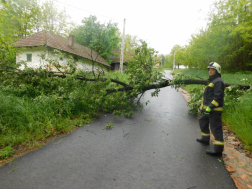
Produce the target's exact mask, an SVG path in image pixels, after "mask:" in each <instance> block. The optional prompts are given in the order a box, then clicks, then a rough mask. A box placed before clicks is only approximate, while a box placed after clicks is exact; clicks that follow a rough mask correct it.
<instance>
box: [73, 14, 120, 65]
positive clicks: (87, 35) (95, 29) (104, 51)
mask: <svg viewBox="0 0 252 189" xmlns="http://www.w3.org/2000/svg"><path fill="white" fill-rule="evenodd" d="M72 33H73V34H74V35H75V39H76V42H78V43H79V44H81V45H84V46H86V47H89V48H91V49H92V50H95V51H96V52H98V53H99V54H100V55H101V56H102V57H103V58H104V59H105V60H106V61H107V62H109V63H110V62H111V60H110V59H109V55H114V53H113V51H112V50H114V49H118V43H119V42H120V37H119V36H120V33H119V29H118V27H117V23H111V22H109V23H107V24H101V23H100V22H99V21H97V17H96V16H92V15H91V16H89V17H88V18H84V19H83V20H82V25H80V26H78V27H76V28H75V29H74V30H73V32H72Z"/></svg>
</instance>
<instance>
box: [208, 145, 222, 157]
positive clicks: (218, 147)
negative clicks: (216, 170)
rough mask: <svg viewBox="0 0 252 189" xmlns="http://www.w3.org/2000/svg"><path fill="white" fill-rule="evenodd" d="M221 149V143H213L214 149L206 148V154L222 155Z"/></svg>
mask: <svg viewBox="0 0 252 189" xmlns="http://www.w3.org/2000/svg"><path fill="white" fill-rule="evenodd" d="M223 149H224V146H223V145H214V150H207V151H206V154H208V155H211V156H222V152H223Z"/></svg>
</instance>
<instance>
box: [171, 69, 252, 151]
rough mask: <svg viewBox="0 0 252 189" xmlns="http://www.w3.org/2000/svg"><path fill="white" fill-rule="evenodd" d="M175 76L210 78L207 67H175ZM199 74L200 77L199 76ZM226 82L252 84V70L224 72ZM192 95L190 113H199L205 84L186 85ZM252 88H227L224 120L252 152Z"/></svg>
mask: <svg viewBox="0 0 252 189" xmlns="http://www.w3.org/2000/svg"><path fill="white" fill-rule="evenodd" d="M174 76H175V77H176V78H180V77H181V76H189V77H191V78H193V79H199V78H198V77H201V78H204V79H208V72H207V69H205V70H200V69H175V71H174ZM197 76H198V77H197ZM222 78H223V80H224V81H225V83H233V84H245V85H250V86H252V74H251V72H245V73H242V72H238V73H223V74H222ZM184 87H185V88H186V89H187V90H188V92H189V93H190V95H191V101H190V102H188V106H190V107H191V110H190V113H192V114H199V113H200V112H199V107H200V104H201V101H202V94H203V90H204V86H203V85H185V86H184ZM251 112H252V89H249V90H241V89H239V88H238V87H237V86H230V87H227V88H225V99H224V111H223V122H224V123H225V124H226V125H227V127H228V128H229V129H230V130H231V131H232V132H234V133H235V134H236V135H237V137H238V138H239V139H240V140H241V141H242V142H243V144H244V145H245V148H246V149H247V150H249V151H250V152H252V137H251V136H252V116H251Z"/></svg>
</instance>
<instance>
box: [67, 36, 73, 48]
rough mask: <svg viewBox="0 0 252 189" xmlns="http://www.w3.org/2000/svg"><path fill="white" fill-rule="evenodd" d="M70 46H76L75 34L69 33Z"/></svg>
mask: <svg viewBox="0 0 252 189" xmlns="http://www.w3.org/2000/svg"><path fill="white" fill-rule="evenodd" d="M68 46H69V47H71V48H73V46H74V35H69V41H68Z"/></svg>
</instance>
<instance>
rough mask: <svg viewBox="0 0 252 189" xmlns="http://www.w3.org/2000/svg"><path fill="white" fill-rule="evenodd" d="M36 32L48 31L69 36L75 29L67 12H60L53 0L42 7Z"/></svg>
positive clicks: (37, 18) (49, 0) (37, 19)
mask: <svg viewBox="0 0 252 189" xmlns="http://www.w3.org/2000/svg"><path fill="white" fill-rule="evenodd" d="M36 21H37V24H36V31H37V32H38V31H41V30H47V31H51V32H53V33H56V34H58V35H62V36H67V35H68V34H69V32H70V31H71V30H72V29H73V28H74V23H73V22H72V21H71V17H70V16H69V15H68V14H67V12H66V10H65V9H64V10H59V9H57V6H56V5H55V4H54V2H53V1H52V0H48V1H46V2H44V3H43V4H42V5H41V10H40V12H39V14H38V15H37V17H36Z"/></svg>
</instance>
